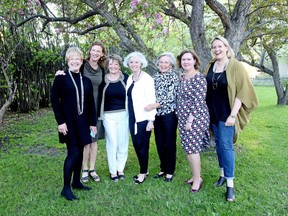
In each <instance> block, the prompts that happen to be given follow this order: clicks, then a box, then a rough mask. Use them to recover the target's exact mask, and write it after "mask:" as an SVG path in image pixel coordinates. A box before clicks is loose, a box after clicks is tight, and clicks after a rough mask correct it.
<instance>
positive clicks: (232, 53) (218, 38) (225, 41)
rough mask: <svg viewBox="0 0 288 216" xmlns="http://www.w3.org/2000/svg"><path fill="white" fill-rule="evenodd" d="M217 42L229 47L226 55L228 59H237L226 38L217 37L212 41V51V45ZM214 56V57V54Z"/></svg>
mask: <svg viewBox="0 0 288 216" xmlns="http://www.w3.org/2000/svg"><path fill="white" fill-rule="evenodd" d="M215 40H220V41H221V42H222V43H223V44H224V45H225V46H226V47H228V51H227V53H226V55H227V57H228V58H232V57H235V54H234V51H233V50H232V48H231V46H230V44H229V42H228V41H227V39H226V38H224V37H222V36H220V35H219V36H216V37H215V38H214V39H213V40H212V43H211V49H212V44H213V42H214V41H215ZM212 55H213V56H214V54H213V53H212Z"/></svg>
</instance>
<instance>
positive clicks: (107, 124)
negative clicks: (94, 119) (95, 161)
mask: <svg viewBox="0 0 288 216" xmlns="http://www.w3.org/2000/svg"><path fill="white" fill-rule="evenodd" d="M103 126H104V128H105V137H106V150H107V159H108V166H109V171H110V173H111V174H117V171H118V172H123V171H124V168H125V164H126V161H127V158H128V144H129V123H128V112H127V111H120V112H113V113H109V112H104V115H103Z"/></svg>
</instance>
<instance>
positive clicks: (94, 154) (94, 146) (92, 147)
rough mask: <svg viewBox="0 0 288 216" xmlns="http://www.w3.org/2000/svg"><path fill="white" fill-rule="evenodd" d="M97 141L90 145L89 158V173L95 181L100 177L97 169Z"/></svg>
mask: <svg viewBox="0 0 288 216" xmlns="http://www.w3.org/2000/svg"><path fill="white" fill-rule="evenodd" d="M97 147H98V146H97V142H93V143H91V145H90V151H89V159H90V171H89V174H90V176H91V177H92V178H93V180H94V181H95V182H99V181H100V178H99V176H98V175H97V173H96V171H95V163H96V157H97Z"/></svg>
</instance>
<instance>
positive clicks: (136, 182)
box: [135, 177, 146, 185]
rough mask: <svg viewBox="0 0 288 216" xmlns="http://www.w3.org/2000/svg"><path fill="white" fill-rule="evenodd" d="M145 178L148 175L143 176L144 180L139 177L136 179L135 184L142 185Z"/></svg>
mask: <svg viewBox="0 0 288 216" xmlns="http://www.w3.org/2000/svg"><path fill="white" fill-rule="evenodd" d="M145 180H146V177H144V178H143V181H139V179H136V180H135V184H138V185H140V184H142V183H143V182H144V181H145Z"/></svg>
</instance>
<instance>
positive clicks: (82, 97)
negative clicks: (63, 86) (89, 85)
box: [68, 70, 84, 115]
mask: <svg viewBox="0 0 288 216" xmlns="http://www.w3.org/2000/svg"><path fill="white" fill-rule="evenodd" d="M68 72H69V75H70V77H71V79H72V82H73V84H74V86H75V89H76V99H77V111H78V114H79V115H81V114H82V113H83V109H84V87H83V80H82V75H81V73H80V72H79V74H80V88H81V106H80V97H79V90H78V87H77V85H76V83H75V80H74V78H73V76H72V74H71V71H70V70H68Z"/></svg>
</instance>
